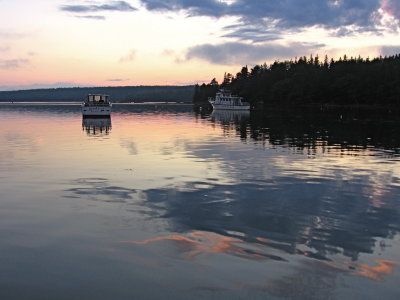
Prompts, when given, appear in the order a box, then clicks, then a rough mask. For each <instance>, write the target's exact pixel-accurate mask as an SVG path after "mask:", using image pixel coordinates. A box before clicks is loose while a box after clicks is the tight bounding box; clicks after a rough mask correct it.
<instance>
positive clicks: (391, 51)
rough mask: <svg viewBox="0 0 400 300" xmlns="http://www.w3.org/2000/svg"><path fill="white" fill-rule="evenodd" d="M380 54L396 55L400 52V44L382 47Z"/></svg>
mask: <svg viewBox="0 0 400 300" xmlns="http://www.w3.org/2000/svg"><path fill="white" fill-rule="evenodd" d="M380 54H381V55H386V56H390V55H395V54H400V45H397V46H383V47H381V49H380Z"/></svg>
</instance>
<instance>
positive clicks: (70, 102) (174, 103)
mask: <svg viewBox="0 0 400 300" xmlns="http://www.w3.org/2000/svg"><path fill="white" fill-rule="evenodd" d="M81 104H82V102H77V101H67V102H66V101H64V102H60V101H0V105H81ZM112 105H193V103H191V102H168V101H165V102H128V103H125V102H121V103H112Z"/></svg>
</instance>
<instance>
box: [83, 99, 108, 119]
mask: <svg viewBox="0 0 400 300" xmlns="http://www.w3.org/2000/svg"><path fill="white" fill-rule="evenodd" d="M111 107H112V104H111V102H110V101H108V95H102V94H89V95H87V97H86V99H85V101H84V102H83V103H82V114H83V115H84V116H109V115H110V114H111Z"/></svg>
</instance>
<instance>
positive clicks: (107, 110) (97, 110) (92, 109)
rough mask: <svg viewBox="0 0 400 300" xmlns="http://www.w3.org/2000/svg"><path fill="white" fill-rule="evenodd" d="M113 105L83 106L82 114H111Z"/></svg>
mask: <svg viewBox="0 0 400 300" xmlns="http://www.w3.org/2000/svg"><path fill="white" fill-rule="evenodd" d="M110 114H111V106H82V115H84V116H109V115H110Z"/></svg>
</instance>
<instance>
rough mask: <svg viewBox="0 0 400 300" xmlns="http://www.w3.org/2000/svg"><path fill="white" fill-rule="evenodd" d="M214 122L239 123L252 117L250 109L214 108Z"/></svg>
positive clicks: (212, 118) (212, 115)
mask: <svg viewBox="0 0 400 300" xmlns="http://www.w3.org/2000/svg"><path fill="white" fill-rule="evenodd" d="M210 118H211V120H212V121H213V122H219V123H221V124H223V125H228V124H231V123H234V124H237V123H240V122H242V121H247V120H248V119H249V118H250V111H249V110H214V111H213V112H212V114H211V116H210Z"/></svg>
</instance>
